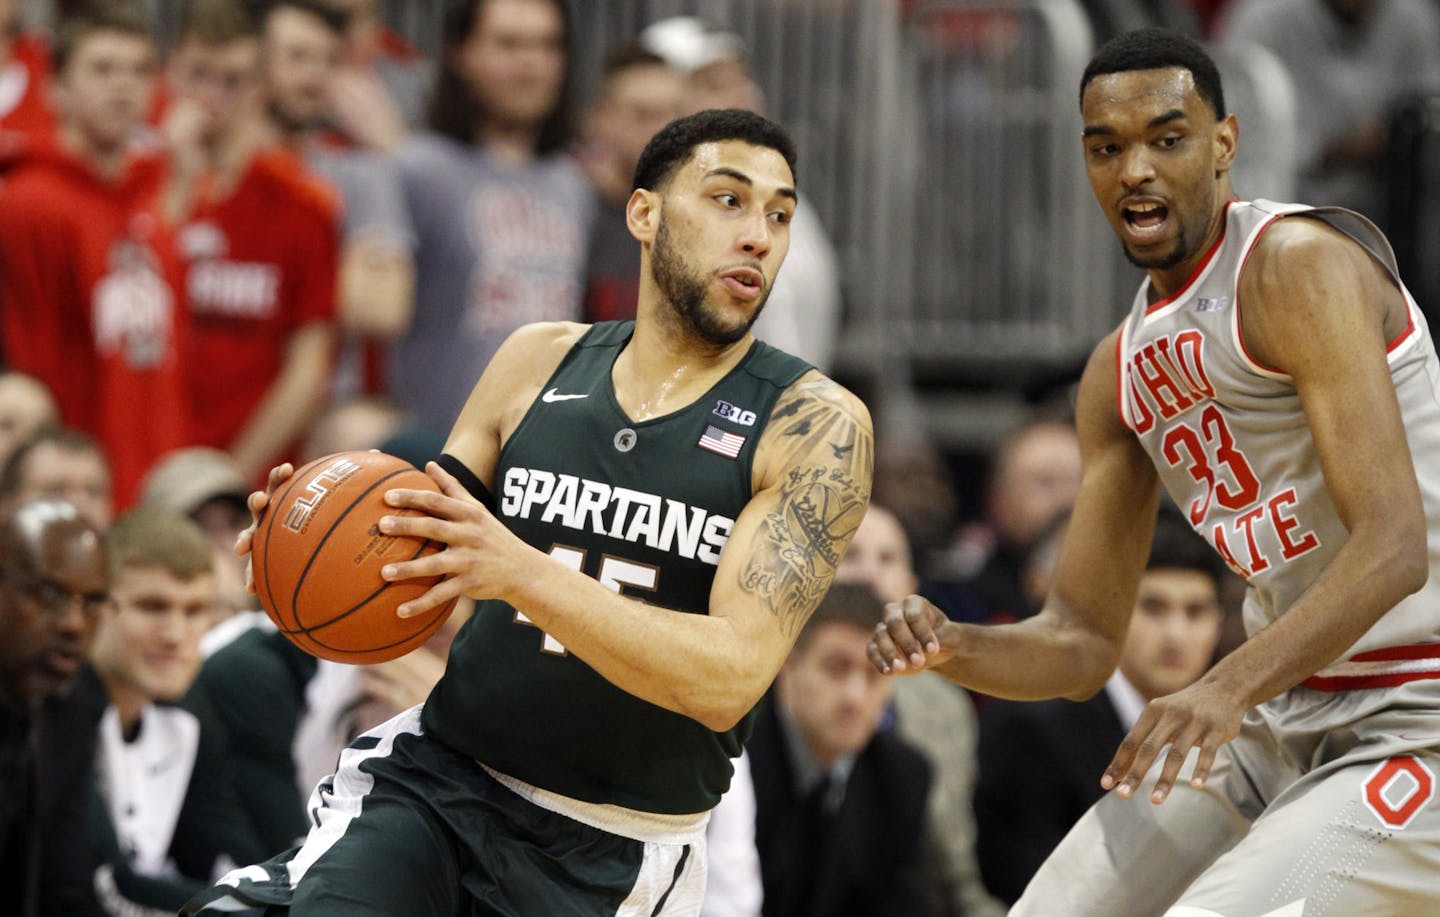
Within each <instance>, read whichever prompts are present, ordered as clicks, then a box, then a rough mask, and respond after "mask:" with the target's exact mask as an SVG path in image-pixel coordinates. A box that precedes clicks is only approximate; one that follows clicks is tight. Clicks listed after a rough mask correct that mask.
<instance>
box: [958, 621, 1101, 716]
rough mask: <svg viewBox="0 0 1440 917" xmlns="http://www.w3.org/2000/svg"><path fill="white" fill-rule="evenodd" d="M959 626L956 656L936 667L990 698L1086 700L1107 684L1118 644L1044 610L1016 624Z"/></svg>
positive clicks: (959, 682)
mask: <svg viewBox="0 0 1440 917" xmlns="http://www.w3.org/2000/svg"><path fill="white" fill-rule="evenodd" d="M949 627H953V628H957V629H958V630H957V631H956V632H955V634H954V637H953V638H949V637H942V639H944V640H945V642H946V643H947V644H949V643H950V642H951V639H954V640H955V646H956V651H955V655H954V656H953V657H952V658H951V659H949V660H947V661H946V662H945V663H944V664H942V665H940V666H938V667H937V668H936V671H938V672H940V673H941V674H942V675H944V676H945V677H946V678H948V679H950V680H951V681H953V682H955V683H956V684H960V685H964V686H965V687H967V688H969V689H971V690H972V691H979V692H980V693H982V694H988V695H990V696H992V697H1004V698H1009V699H1011V700H1046V699H1049V698H1052V697H1067V698H1070V699H1071V700H1083V699H1085V698H1088V697H1090V696H1091V695H1093V694H1094V693H1095V692H1096V691H1099V690H1100V689H1101V688H1103V687H1104V686H1105V682H1106V680H1107V679H1109V677H1110V675H1111V673H1113V672H1114V671H1115V664H1116V661H1117V660H1118V659H1119V654H1120V651H1119V647H1118V646H1117V645H1115V643H1113V642H1112V641H1111V640H1108V639H1106V638H1105V637H1104V636H1103V635H1101V634H1100V633H1098V632H1096V631H1093V630H1089V629H1086V628H1083V627H1081V626H1078V625H1076V624H1072V623H1067V622H1065V621H1064V619H1063V618H1062V617H1061V616H1060V615H1059V614H1058V613H1056V612H1053V611H1045V612H1042V613H1041V614H1038V615H1036V616H1034V617H1032V618H1027V619H1026V620H1024V621H1020V622H1018V623H1015V624H1000V625H986V626H979V625H974V624H951V625H949V626H948V627H947V629H949Z"/></svg>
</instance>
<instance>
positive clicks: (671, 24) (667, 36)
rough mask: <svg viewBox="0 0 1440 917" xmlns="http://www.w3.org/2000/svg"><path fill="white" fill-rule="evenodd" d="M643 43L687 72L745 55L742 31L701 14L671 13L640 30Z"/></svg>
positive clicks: (667, 61)
mask: <svg viewBox="0 0 1440 917" xmlns="http://www.w3.org/2000/svg"><path fill="white" fill-rule="evenodd" d="M640 46H641V47H643V48H644V49H645V50H647V51H649V52H650V53H651V54H657V55H659V56H660V57H662V58H664V59H665V63H667V64H669V65H670V66H672V67H674V68H675V69H677V70H683V71H685V72H686V73H693V72H695V71H696V70H700V69H702V68H705V67H708V66H710V65H711V64H713V63H715V62H717V61H722V60H732V59H734V58H743V57H744V56H745V42H744V40H742V39H741V38H740V36H739V35H736V34H735V33H734V32H727V31H725V30H724V29H721V28H720V27H719V26H717V25H715V24H714V23H712V22H708V21H706V20H704V19H701V18H700V17H698V16H671V17H670V18H669V19H661V20H659V21H658V22H655V23H652V24H650V25H649V26H646V27H645V29H644V30H643V31H641V32H640Z"/></svg>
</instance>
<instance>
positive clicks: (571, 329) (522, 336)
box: [495, 322, 591, 378]
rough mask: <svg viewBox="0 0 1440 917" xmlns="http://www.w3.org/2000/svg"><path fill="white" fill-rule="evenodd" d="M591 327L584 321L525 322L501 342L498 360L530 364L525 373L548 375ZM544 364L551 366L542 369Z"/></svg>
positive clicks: (496, 355)
mask: <svg viewBox="0 0 1440 917" xmlns="http://www.w3.org/2000/svg"><path fill="white" fill-rule="evenodd" d="M590 328H591V326H590V325H587V324H583V323H581V322H531V323H530V324H528V325H522V326H520V327H519V328H517V329H515V331H513V332H511V334H510V336H509V337H508V338H506V339H505V342H504V343H503V344H501V345H500V349H499V351H497V352H496V354H495V359H496V360H503V361H505V362H507V363H513V364H514V365H515V366H516V367H523V366H528V367H530V369H529V371H527V372H526V373H525V375H527V376H529V375H543V376H544V377H546V378H548V377H549V375H550V371H551V370H553V369H554V368H555V364H558V363H559V362H560V360H561V359H563V358H564V356H565V354H566V353H568V352H569V351H570V348H572V347H574V346H575V345H576V344H578V343H580V339H581V338H583V337H584V336H585V333H586V332H587V331H589V330H590ZM541 367H548V368H547V369H545V371H544V372H543V373H542V372H541Z"/></svg>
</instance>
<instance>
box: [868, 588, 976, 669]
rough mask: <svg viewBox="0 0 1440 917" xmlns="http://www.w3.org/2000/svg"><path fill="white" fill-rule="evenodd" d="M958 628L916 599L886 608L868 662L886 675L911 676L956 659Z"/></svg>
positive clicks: (915, 597)
mask: <svg viewBox="0 0 1440 917" xmlns="http://www.w3.org/2000/svg"><path fill="white" fill-rule="evenodd" d="M958 641H959V631H958V626H957V625H956V624H955V622H953V621H951V620H950V619H949V618H947V617H945V613H944V612H942V611H941V610H940V609H938V608H936V607H935V606H934V605H932V604H930V603H929V602H927V601H925V600H924V599H922V598H921V597H920V596H918V595H911V596H906V597H905V598H904V599H901V600H900V601H898V602H891V603H889V604H888V605H886V606H885V618H884V620H883V621H881V622H880V623H879V624H876V625H875V633H874V634H872V635H871V637H870V646H869V654H870V661H871V662H872V663H874V665H875V668H877V669H879V670H880V671H881V672H884V673H885V674H886V675H892V674H895V675H903V674H913V673H915V672H920V671H923V670H924V669H926V668H928V667H930V666H936V665H939V664H941V663H942V662H946V661H947V660H949V659H950V657H951V656H954V655H955V647H956V645H957V643H958Z"/></svg>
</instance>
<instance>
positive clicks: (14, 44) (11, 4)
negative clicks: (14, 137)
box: [0, 0, 55, 137]
mask: <svg viewBox="0 0 1440 917" xmlns="http://www.w3.org/2000/svg"><path fill="white" fill-rule="evenodd" d="M49 94H50V51H49V49H48V48H47V47H46V46H45V43H44V42H43V41H42V40H40V39H39V38H37V37H36V36H33V35H26V34H23V33H22V32H21V31H20V0H0V137H3V135H5V134H9V133H16V134H21V135H27V136H30V137H48V136H50V134H51V133H53V131H54V129H55V114H54V112H53V111H51V109H50V99H49Z"/></svg>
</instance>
